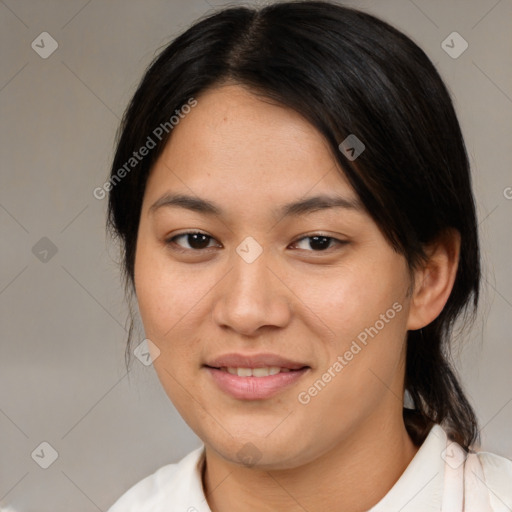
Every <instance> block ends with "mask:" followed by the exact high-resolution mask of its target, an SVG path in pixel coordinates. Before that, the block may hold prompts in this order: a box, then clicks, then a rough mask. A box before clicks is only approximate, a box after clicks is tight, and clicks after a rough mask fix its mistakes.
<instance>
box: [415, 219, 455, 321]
mask: <svg viewBox="0 0 512 512" xmlns="http://www.w3.org/2000/svg"><path fill="white" fill-rule="evenodd" d="M425 252H426V254H427V260H426V261H425V262H424V263H423V265H422V266H421V268H419V269H417V270H415V271H414V285H413V291H412V297H411V302H410V310H409V317H408V320H407V329H408V330H411V331H413V330H416V329H421V328H422V327H425V326H426V325H428V324H429V323H430V322H432V321H434V320H435V319H436V318H437V317H438V316H439V314H440V313H441V311H442V310H443V308H444V306H445V304H446V302H447V301H448V298H449V296H450V293H451V291H452V288H453V283H454V282H455V276H456V275H457V267H458V265H459V254H460V233H459V232H458V231H457V230H455V229H448V230H446V231H445V232H443V234H442V235H440V236H439V237H438V238H437V239H436V241H435V242H434V243H432V244H429V245H428V246H427V247H426V248H425Z"/></svg>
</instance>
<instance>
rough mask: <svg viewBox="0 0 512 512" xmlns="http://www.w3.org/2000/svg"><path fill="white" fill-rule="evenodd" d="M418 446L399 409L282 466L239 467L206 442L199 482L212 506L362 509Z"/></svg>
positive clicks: (219, 510)
mask: <svg viewBox="0 0 512 512" xmlns="http://www.w3.org/2000/svg"><path fill="white" fill-rule="evenodd" d="M395 417H396V416H395ZM417 451H418V447H416V446H415V445H414V443H413V442H412V440H411V439H410V437H409V435H408V434H407V431H406V429H405V425H404V423H403V420H402V418H401V415H400V417H399V418H398V419H397V420H396V421H394V422H393V421H387V422H382V421H376V419H375V418H372V420H371V421H369V422H367V425H364V426H362V427H359V426H358V428H357V429H356V430H355V432H354V433H353V434H350V435H349V436H347V437H346V438H345V439H343V440H342V441H340V442H339V443H338V444H337V445H336V446H334V447H333V449H332V450H330V451H329V452H328V453H325V454H323V455H322V456H320V457H318V458H317V459H315V460H313V461H311V462H309V463H307V464H305V465H303V466H300V467H296V468H291V469H286V470H276V471H274V470H271V471H264V470H260V469H258V468H257V467H253V468H247V467H243V466H240V465H239V464H234V463H232V462H229V461H226V460H225V459H223V458H221V457H219V456H218V455H217V454H216V453H215V452H214V451H213V450H211V449H209V447H208V446H206V467H205V470H204V473H203V487H204V489H205V495H206V497H207V501H208V504H209V506H210V509H211V511H212V512H228V511H231V510H244V511H247V512H256V511H257V512H267V511H268V512H270V511H275V510H281V509H284V508H285V507H286V510H288V511H289V512H295V511H297V512H299V511H300V512H304V510H307V511H308V512H320V511H322V512H324V511H325V510H337V509H339V507H340V504H343V510H344V511H345V512H361V511H364V510H368V509H370V508H371V507H372V506H374V505H375V504H376V503H378V502H379V501H380V500H381V499H382V498H383V497H384V496H385V495H386V494H387V492H388V491H389V490H390V489H391V487H393V485H394V484H395V483H396V481H397V480H398V479H399V478H400V476H401V474H402V473H403V472H404V470H405V468H406V467H407V466H408V464H409V463H410V461H411V460H412V458H413V457H414V455H415V454H416V452H417Z"/></svg>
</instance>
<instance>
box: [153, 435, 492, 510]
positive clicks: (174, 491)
mask: <svg viewBox="0 0 512 512" xmlns="http://www.w3.org/2000/svg"><path fill="white" fill-rule="evenodd" d="M204 453H205V452H204V445H202V446H200V447H199V448H197V449H196V450H194V451H192V452H190V453H189V454H188V455H187V456H186V457H185V458H183V459H182V460H181V461H180V462H179V463H178V464H176V465H173V467H174V468H175V471H173V473H174V474H173V475H172V476H173V478H172V479H170V478H168V477H170V476H171V475H169V474H167V475H165V474H162V475H161V477H162V478H163V480H164V481H166V482H168V483H169V480H172V483H171V484H170V485H165V491H164V493H165V497H164V496H162V495H161V494H160V493H157V494H158V497H157V496H155V498H157V499H156V501H155V505H157V504H158V505H159V504H160V503H169V504H170V503H172V507H171V508H167V509H166V510H168V511H179V512H184V511H186V512H189V511H192V512H211V509H210V508H209V506H208V503H207V501H206V498H205V496H204V492H203V486H202V469H203V464H204ZM450 456H451V457H455V459H457V458H459V459H460V464H454V460H453V459H452V460H450ZM465 458H466V452H464V450H462V448H461V447H460V446H459V445H457V444H456V443H452V442H451V441H450V440H449V439H448V437H447V435H446V432H445V431H444V430H443V428H442V427H441V426H440V425H434V426H433V427H432V429H431V430H430V432H429V434H428V436H427V437H426V439H425V441H424V442H423V443H422V445H421V446H420V448H419V450H418V451H417V452H416V455H415V456H414V458H413V459H412V460H411V462H410V463H409V465H408V466H407V468H406V469H405V471H404V472H403V473H402V475H401V476H400V478H399V479H398V480H397V482H396V483H395V484H394V485H393V487H392V488H391V489H390V490H389V491H388V493H387V494H386V495H385V496H384V497H383V498H382V499H381V500H380V501H379V502H378V503H377V504H376V505H375V506H373V507H372V508H371V509H370V510H369V511H368V512H397V511H400V512H418V511H421V512H434V511H435V512H439V511H440V510H441V511H443V512H445V511H448V512H459V511H462V510H464V503H463V501H464V495H467V496H468V497H469V495H470V494H472V493H473V492H474V491H472V489H471V488H472V487H475V489H476V487H482V489H481V490H480V491H478V496H479V498H478V502H479V503H480V500H482V501H481V504H482V506H481V507H480V508H477V509H478V510H479V512H485V511H487V510H491V509H490V508H488V505H487V503H488V494H487V492H484V491H485V489H484V488H483V486H480V485H479V482H476V483H472V484H471V485H469V486H468V485H467V484H468V483H469V481H468V482H466V487H468V488H467V489H464V488H463V487H464V476H463V472H464V466H467V464H464V461H465ZM469 461H472V464H473V467H474V468H475V469H477V470H478V468H477V465H479V462H478V458H477V457H476V455H474V456H470V458H469V459H468V462H469ZM455 462H457V461H455ZM472 471H473V470H472ZM482 478H483V475H482ZM160 483H163V482H161V481H160ZM162 498H164V499H162ZM470 501H471V502H475V503H476V501H474V499H471V500H470ZM158 505H157V506H156V507H155V508H154V509H151V510H160V509H159V508H158ZM467 506H468V503H466V507H467ZM477 509H475V510H477ZM467 510H473V508H471V506H470V508H469V509H467Z"/></svg>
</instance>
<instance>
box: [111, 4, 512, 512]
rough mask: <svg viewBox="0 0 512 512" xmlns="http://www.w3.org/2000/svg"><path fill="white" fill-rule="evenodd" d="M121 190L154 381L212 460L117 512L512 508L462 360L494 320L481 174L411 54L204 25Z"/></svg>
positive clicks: (270, 25)
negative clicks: (473, 176) (469, 329)
mask: <svg viewBox="0 0 512 512" xmlns="http://www.w3.org/2000/svg"><path fill="white" fill-rule="evenodd" d="M108 189H109V190H110V195H109V222H110V227H111V229H112V231H113V232H114V234H116V235H117V236H118V237H119V239H120V241H121V244H122V250H123V258H124V259H123V261H124V271H125V277H126V283H127V287H128V289H129V290H133V291H134V292H135V295H136V298H137V301H138V306H139V311H140V313H141V317H142V321H143V324H144V329H145V333H146V337H147V338H148V340H149V341H148V345H149V348H150V352H151V354H152V356H153V364H154V367H155V369H156V371H157V374H158V377H159V379H160V381H161V383H162V385H163V387H164V389H165V391H166V392H167V394H168V396H169V398H170V399H171V400H172V402H173V403H174V405H175V407H176V408H177V410H178V411H179V412H180V414H181V415H182V416H183V418H184V419H185V421H186V422H187V423H188V425H189V426H190V427H191V428H192V429H193V430H194V432H195V433H196V434H197V435H198V436H199V437H200V438H201V440H202V441H203V442H204V446H202V447H201V448H199V449H197V450H195V451H193V452H192V453H190V454H189V455H188V456H187V457H185V458H184V459H183V460H182V461H181V462H180V463H179V464H171V465H168V466H165V467H163V468H161V469H160V470H159V471H157V472H156V473H155V474H153V475H151V476H149V477H147V478H146V479H144V480H142V481H141V482H139V483H138V484H137V485H135V486H134V487H133V488H132V489H130V490H129V491H128V492H127V493H126V494H125V495H124V496H122V497H121V498H120V499H119V500H118V502H117V503H116V504H115V505H113V507H112V508H111V509H110V510H111V512H121V511H131V510H133V511H135V510H136V511H138V512H140V511H144V510H147V511H150V510H151V511H160V510H161V511H164V510H165V511H171V510H176V511H178V510H179V511H186V510H188V511H213V512H224V511H232V510H243V511H244V512H245V511H249V512H250V511H263V510H265V511H266V510H268V511H271V510H272V511H275V510H283V509H286V510H293V511H295V510H297V511H298V510H301V511H303V510H307V511H309V512H314V511H317V510H323V511H325V510H344V511H347V512H352V511H354V512H355V511H363V510H371V511H373V512H377V511H378V512H381V511H382V512H383V511H391V510H392V511H398V510H400V511H403V512H405V511H415V512H418V511H434V510H436V511H439V510H443V511H449V512H458V511H463V510H464V511H470V510H471V511H479V512H483V511H491V510H492V511H498V510H499V511H502V510H503V511H505V510H510V509H511V507H512V494H511V491H510V487H511V486H510V483H512V462H511V461H509V460H507V459H504V458H501V457H499V456H497V455H493V454H487V453H475V452H474V451H473V450H472V449H471V448H472V447H473V446H475V445H476V442H477V440H478V427H477V420H476V417H475V414H474V412H473V410H472V408H471V405H470V404H469V403H468V400H467V399H466V397H465V395H464V392H463V390H462V389H461V386H460V384H459V382H458V380H457V377H456V375H455V373H454V371H453V369H452V367H451V365H450V362H449V358H448V349H449V345H450V337H451V327H452V325H453V323H454V321H455V320H456V319H457V318H459V316H461V315H466V317H467V318H466V319H470V313H471V311H472V309H474V308H475V307H476V305H477V301H478V291H479V279H480V264H479V249H478V237H477V224H476V216H475V206H474V200H473V196H472V191H471V181H470V173H469V165H468V160H467V156H466V152H465V147H464V143H463V139H462V135H461V131H460V127H459V124H458V121H457V118H456V114H455V112H454V109H453V106H452V103H451V100H450V97H449V95H448V93H447V90H446V88H445V86H444V84H443V82H442V80H441V79H440V77H439V75H438V73H437V72H436V70H435V69H434V67H433V66H432V64H431V62H430V61H429V59H428V58H427V57H426V56H425V54H424V53H423V52H422V50H420V49H419V48H418V47H417V46H416V45H415V44H414V43H413V42H412V41H410V40H409V39H408V38H407V37H405V36H404V35H403V34H401V33H400V32H398V31H397V30H395V29H394V28H392V27H390V26H389V25H387V24H386V23H384V22H382V21H380V20H378V19H376V18H374V17H372V16H369V15H367V14H363V13H361V12H358V11H356V10H352V9H348V8H344V7H341V6H338V5H335V4H330V3H325V2H291V3H280V4H274V5H269V6H267V7H265V8H262V9H261V10H253V9H248V8H230V9H225V10H223V11H221V12H219V13H217V14H214V15H212V16H209V17H207V18H205V19H203V20H201V21H199V22H197V23H196V24H195V25H194V26H192V27H191V28H190V29H189V30H187V31H186V32H185V33H184V34H183V35H181V36H180V37H178V38H177V39H176V40H175V41H174V42H172V44H170V45H169V46H168V47H167V48H166V49H165V50H164V51H163V52H162V53H161V54H160V55H159V57H158V58H157V59H156V60H155V62H154V63H153V64H152V65H151V67H150V68H149V70H148V71H147V73H146V75H145V77H144V79H143V81H142V83H141V84H140V86H139V88H138V90H137V92H136V93H135V95H134V97H133V100H132V102H131V104H130V106H129V108H128V110H127V112H126V115H125V118H124V120H123V125H122V130H121V134H120V138H119V143H118V147H117V152H116V155H115V159H114V162H113V166H112V172H111V178H110V181H109V183H108ZM128 350H131V349H130V348H128ZM404 393H407V395H408V397H409V399H410V402H411V404H410V405H409V406H408V408H404Z"/></svg>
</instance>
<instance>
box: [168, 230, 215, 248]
mask: <svg viewBox="0 0 512 512" xmlns="http://www.w3.org/2000/svg"><path fill="white" fill-rule="evenodd" d="M180 239H184V240H185V243H186V244H188V247H187V246H186V245H185V246H183V245H182V244H181V243H178V240H180ZM212 240H214V238H213V237H211V236H209V235H207V234H206V233H201V232H189V233H181V234H179V235H176V236H173V237H172V238H169V239H168V240H166V243H167V244H174V245H177V246H178V247H180V248H181V249H184V250H192V251H200V250H203V249H207V248H208V247H209V243H210V241H212Z"/></svg>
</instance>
